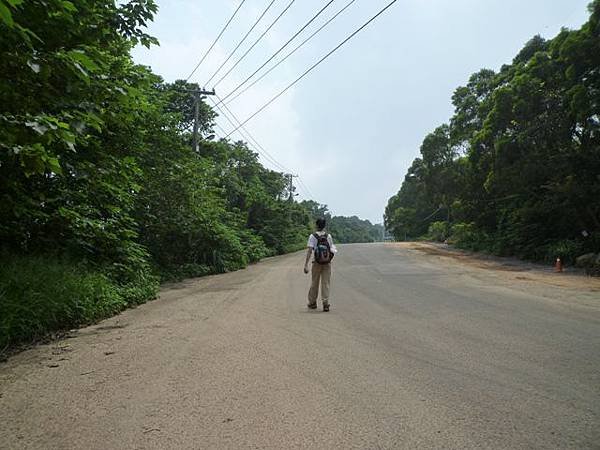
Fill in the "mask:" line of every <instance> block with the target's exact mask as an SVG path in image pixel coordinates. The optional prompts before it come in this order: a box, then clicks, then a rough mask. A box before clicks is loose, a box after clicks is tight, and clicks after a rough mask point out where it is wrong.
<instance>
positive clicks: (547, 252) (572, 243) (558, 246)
mask: <svg viewBox="0 0 600 450" xmlns="http://www.w3.org/2000/svg"><path fill="white" fill-rule="evenodd" d="M583 253H585V248H584V245H583V242H582V241H580V240H575V239H564V240H561V241H556V242H551V243H549V244H547V245H544V246H542V247H540V248H539V250H538V252H537V254H536V255H534V259H536V260H540V261H544V262H546V263H553V262H554V261H556V258H560V259H561V261H562V262H563V263H565V264H575V259H576V258H577V257H578V256H580V255H582V254H583Z"/></svg>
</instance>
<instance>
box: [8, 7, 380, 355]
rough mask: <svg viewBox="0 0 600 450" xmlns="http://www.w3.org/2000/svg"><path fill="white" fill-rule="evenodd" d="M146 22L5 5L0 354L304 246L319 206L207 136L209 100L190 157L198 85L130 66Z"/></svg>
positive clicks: (92, 10)
mask: <svg viewBox="0 0 600 450" xmlns="http://www.w3.org/2000/svg"><path fill="white" fill-rule="evenodd" d="M156 13H157V8H156V5H155V4H154V2H153V1H152V0H132V1H129V2H115V1H114V0H99V1H98V0H94V1H92V0H77V1H74V0H73V1H66V0H43V1H42V0H30V1H27V2H24V1H23V0H0V200H1V201H0V258H1V260H2V264H1V265H0V353H2V352H3V350H5V349H7V348H9V347H11V346H14V345H16V344H18V343H22V342H29V341H32V340H34V339H38V338H41V337H43V336H45V335H47V334H48V333H49V332H54V331H58V330H62V329H67V328H70V327H74V326H77V325H80V324H85V323H91V322H94V321H96V320H98V319H101V318H104V317H107V316H109V315H111V314H115V313H117V312H119V311H121V310H122V309H124V308H126V307H129V306H132V305H137V304H140V303H143V302H145V301H147V300H149V299H152V298H154V297H155V296H156V294H157V292H158V287H159V284H160V282H161V281H165V280H172V279H180V278H183V277H194V276H201V275H206V274H211V273H217V272H227V271H232V270H237V269H240V268H243V267H245V266H246V265H247V264H249V263H252V262H255V261H258V260H260V259H261V258H263V257H266V256H270V255H276V254H282V253H286V252H291V251H295V250H298V249H300V248H303V247H304V246H305V245H306V237H307V235H308V233H310V231H311V230H312V223H311V218H312V217H313V212H314V211H313V210H312V209H311V207H310V206H309V205H307V204H301V203H298V202H295V201H290V200H289V199H290V192H289V191H288V189H289V188H288V184H287V181H286V177H285V174H282V173H279V172H274V171H272V170H269V169H267V168H265V167H263V166H262V165H261V164H260V162H259V160H258V155H257V154H255V153H254V152H253V151H251V150H250V149H249V148H248V146H247V145H246V144H245V143H244V142H232V141H229V140H219V141H215V140H214V139H212V138H211V137H210V136H211V135H212V134H213V133H212V127H213V124H214V119H215V117H216V113H215V112H214V111H213V110H212V109H211V108H210V107H208V106H207V105H206V104H204V103H202V104H201V111H200V122H201V123H200V132H201V134H202V136H203V137H204V139H202V140H201V142H200V145H199V149H198V151H197V152H196V151H194V150H192V146H191V133H190V129H191V127H192V123H193V100H192V98H191V96H190V95H189V93H188V92H185V90H186V89H187V90H189V89H196V88H197V87H198V86H197V85H195V84H187V83H185V82H183V81H178V82H175V83H172V84H170V83H166V82H164V80H162V79H161V78H160V77H159V76H157V75H155V74H153V73H152V72H151V71H150V70H149V69H148V68H147V67H142V66H138V65H135V64H134V63H133V61H132V58H131V56H130V50H131V49H132V48H133V47H134V46H135V45H140V44H141V45H145V46H150V45H153V44H156V43H157V42H156V40H155V39H154V38H153V37H151V36H149V35H147V34H146V33H145V31H144V27H145V25H146V24H147V23H148V22H149V21H151V20H152V18H153V16H154V15H155V14H156ZM292 194H293V193H292ZM312 203H314V202H312ZM314 204H316V203H314ZM354 222H356V220H355V219H354V218H352V219H351V220H350V223H351V224H354ZM345 226H346V225H345V224H343V223H342V224H341V225H340V226H339V230H340V233H342V231H343V230H345ZM349 226H350V225H349ZM349 234H351V233H349ZM371 237H372V236H371V235H369V234H364V233H363V234H357V235H352V237H350V238H348V239H350V240H357V239H358V240H361V239H369V240H370V239H371Z"/></svg>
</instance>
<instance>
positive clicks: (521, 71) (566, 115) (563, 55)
mask: <svg viewBox="0 0 600 450" xmlns="http://www.w3.org/2000/svg"><path fill="white" fill-rule="evenodd" d="M589 10H590V13H591V17H590V18H589V21H588V22H587V23H586V24H584V25H583V26H582V27H581V29H579V30H567V29H563V30H562V31H561V32H560V33H559V34H558V35H557V36H556V37H555V38H554V39H551V40H544V39H543V38H541V37H540V36H535V37H534V38H533V39H531V40H530V41H529V42H528V43H527V44H526V45H525V46H524V48H523V49H522V50H521V51H520V52H519V54H518V55H517V56H516V57H515V58H514V60H513V61H512V63H511V64H507V65H504V66H502V68H501V69H500V71H499V72H497V73H496V72H494V71H492V70H487V69H484V70H481V71H479V72H477V73H475V74H473V75H472V76H471V78H470V79H469V82H468V83H467V85H466V86H461V87H459V88H458V89H456V91H455V93H454V96H453V97H452V103H453V105H454V107H455V112H454V115H453V116H452V118H451V119H450V122H449V123H448V124H444V125H441V126H440V127H438V128H436V129H435V130H434V131H433V132H432V133H431V134H429V135H428V136H427V137H426V138H425V139H424V141H423V144H422V145H421V152H420V153H421V155H420V157H418V158H416V159H415V160H414V161H413V163H412V166H411V167H410V168H409V169H408V173H407V174H406V176H405V178H404V182H403V183H402V187H401V188H400V191H399V192H398V193H397V194H396V195H394V196H393V197H392V198H390V199H389V202H388V205H387V207H386V211H385V226H386V228H387V229H388V230H389V231H391V232H392V233H393V235H394V236H395V238H396V239H398V240H403V239H405V238H407V237H408V238H412V239H414V238H418V237H421V236H428V237H430V238H435V239H439V240H445V239H449V240H451V241H453V242H455V243H457V244H458V245H460V246H463V247H466V248H471V249H476V250H485V251H490V252H494V253H497V254H502V255H518V256H520V257H524V258H530V259H535V260H546V261H549V260H552V259H554V258H556V257H563V258H564V259H566V260H567V262H572V261H573V259H574V258H575V257H576V256H577V255H580V254H583V253H586V252H600V1H599V0H596V1H594V2H593V3H592V4H591V5H590V6H589Z"/></svg>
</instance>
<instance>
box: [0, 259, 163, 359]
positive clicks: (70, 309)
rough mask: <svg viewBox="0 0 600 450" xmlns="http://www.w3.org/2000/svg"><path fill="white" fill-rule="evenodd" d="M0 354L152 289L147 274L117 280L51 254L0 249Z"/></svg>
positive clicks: (113, 310)
mask: <svg viewBox="0 0 600 450" xmlns="http://www.w3.org/2000/svg"><path fill="white" fill-rule="evenodd" d="M2 260H3V261H2V265H1V266H0V355H1V354H2V353H3V352H6V351H7V350H8V349H9V348H11V347H14V346H17V345H19V344H24V343H31V342H35V341H36V340H39V339H41V338H43V337H45V336H47V335H48V334H50V333H55V332H58V331H61V330H67V329H70V328H74V327H77V326H81V325H85V324H90V323H93V322H96V321H98V320H101V319H104V318H106V317H110V316H112V315H114V314H117V313H118V312H120V311H122V310H123V309H125V308H126V307H128V306H131V305H133V304H137V303H142V302H143V301H145V300H148V299H150V298H153V297H154V296H155V295H156V291H157V287H158V286H157V283H156V281H155V279H153V278H152V277H145V276H140V277H139V278H138V279H137V280H135V281H131V282H129V283H128V284H125V285H123V284H118V283H116V282H114V281H113V280H111V279H110V278H109V277H108V276H106V275H105V274H104V273H102V272H100V271H98V270H92V269H89V268H86V267H84V266H82V265H81V264H77V263H73V262H70V261H64V260H57V259H53V258H51V257H37V256H12V255H8V256H7V255H3V257H2Z"/></svg>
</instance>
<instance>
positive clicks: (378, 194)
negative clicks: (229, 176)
mask: <svg viewBox="0 0 600 450" xmlns="http://www.w3.org/2000/svg"><path fill="white" fill-rule="evenodd" d="M240 1H241V0H235V1H233V0H221V1H215V0H157V3H158V5H159V8H160V9H159V13H158V15H157V17H156V18H155V21H154V23H153V24H152V25H151V26H150V33H151V34H152V35H154V36H155V37H157V38H158V39H159V41H160V47H152V48H151V49H150V50H146V49H144V48H137V49H135V51H134V58H135V60H136V61H137V62H138V63H141V64H145V65H149V66H151V67H152V69H153V70H154V72H156V73H158V74H160V75H162V76H163V77H164V78H165V80H166V81H174V80H176V79H181V78H183V79H185V78H187V76H188V75H189V74H190V72H191V71H192V69H193V68H194V66H196V64H197V63H198V61H199V60H200V58H201V56H202V55H203V54H204V53H205V51H206V50H207V48H208V47H209V46H210V44H211V43H212V41H213V40H214V38H215V37H216V36H217V34H218V33H219V31H220V30H221V28H222V27H223V25H224V24H225V22H227V20H228V19H229V17H230V16H231V14H232V13H233V11H234V10H235V8H236V7H237V6H238V5H239V4H240ZM270 1H271V0H246V2H245V4H244V5H243V6H242V8H241V9H240V11H239V13H238V15H237V16H236V18H235V19H234V21H233V22H232V23H231V25H230V27H229V28H228V29H227V31H226V32H225V33H224V34H223V36H222V38H221V40H220V41H219V43H218V44H217V45H216V46H215V48H214V49H213V51H212V52H211V53H210V55H209V57H208V58H207V59H206V60H205V62H204V63H203V64H202V66H201V67H200V69H199V70H198V71H197V72H196V73H195V74H194V76H193V77H192V78H191V80H190V81H194V82H198V83H199V84H200V85H203V84H204V83H205V82H206V81H207V80H208V78H210V76H211V75H212V74H213V72H214V71H215V70H216V68H217V67H218V66H219V65H220V64H221V63H222V62H223V61H224V59H225V58H226V57H227V55H229V52H230V51H231V50H233V48H234V47H235V45H236V44H237V42H238V41H239V40H240V39H241V38H242V36H243V35H244V34H245V33H246V32H247V31H248V30H249V29H250V26H251V25H252V24H253V23H254V21H255V20H256V18H257V17H258V16H259V14H260V13H261V12H262V11H263V10H264V8H265V7H266V6H267V4H269V3H270ZM348 1H349V0H335V1H334V2H333V3H332V4H331V5H330V6H329V7H328V8H327V9H326V10H325V11H324V12H323V14H322V15H321V16H319V18H318V19H317V20H316V21H315V22H314V23H313V24H312V26H310V27H309V28H307V30H305V32H304V33H303V34H302V35H301V36H300V37H299V38H298V39H297V41H294V42H293V43H292V44H290V46H289V47H288V48H286V50H284V52H283V53H282V55H285V54H286V53H287V50H288V49H290V50H291V49H293V48H294V47H295V45H294V44H295V43H296V42H298V43H299V42H301V40H303V38H304V37H306V36H308V35H309V34H310V33H311V32H312V31H313V30H315V29H316V28H318V27H319V26H320V25H321V24H322V23H324V22H325V21H326V20H327V19H328V18H329V17H331V16H332V15H333V14H334V13H335V12H337V11H338V10H339V9H340V8H342V7H343V6H344V5H345V4H346V3H348ZM288 3H289V0H276V1H275V2H274V4H273V6H272V7H271V9H270V10H269V12H268V13H267V15H266V16H265V17H264V19H263V20H262V21H261V22H260V23H259V25H258V26H257V27H256V29H255V30H254V31H253V33H252V34H251V35H250V37H249V38H248V40H247V41H246V42H245V43H244V44H243V45H242V47H241V48H240V50H238V52H237V53H236V54H235V55H234V56H233V57H232V59H231V60H230V61H229V63H228V64H227V66H225V69H224V70H222V71H221V73H222V74H224V73H225V71H226V70H227V68H228V67H230V65H231V64H233V63H234V62H235V61H237V59H238V58H239V56H241V55H242V54H243V52H244V51H245V49H247V48H248V47H249V46H250V45H251V43H252V42H254V41H255V39H256V38H258V36H259V35H260V34H261V33H262V31H264V30H265V29H266V27H267V26H268V25H269V24H270V23H271V22H272V20H273V19H274V18H275V17H276V16H277V15H278V14H279V13H280V12H281V11H282V10H283V9H284V8H285V6H286V5H287V4H288ZM326 3H327V1H325V0H296V1H295V2H294V4H293V5H292V6H291V8H290V9H289V10H288V12H287V13H286V14H285V15H284V16H283V18H282V19H281V20H280V21H279V22H278V23H277V24H276V25H275V27H273V29H272V30H271V31H270V32H269V33H268V34H267V35H266V37H265V39H264V40H263V41H261V43H260V44H258V45H257V46H256V47H255V48H254V49H253V50H252V52H251V53H249V55H248V56H247V57H246V58H245V59H244V60H243V61H242V62H241V63H240V64H239V65H238V66H237V67H236V68H235V69H234V70H233V71H232V72H231V74H230V75H229V76H228V77H227V78H225V79H224V80H223V82H222V83H221V84H219V85H217V87H216V91H217V93H218V94H219V95H220V96H221V97H224V96H225V95H227V94H228V93H229V92H230V91H231V90H232V89H233V88H234V87H235V86H236V85H237V84H238V83H239V82H241V81H242V80H244V79H245V78H246V77H247V76H248V75H250V74H251V73H252V72H254V70H255V69H257V68H258V67H259V66H260V65H261V64H262V63H263V62H264V61H266V60H267V58H269V57H270V56H271V55H272V54H273V53H274V52H275V51H276V50H277V49H278V48H279V47H280V46H281V45H282V44H283V43H284V42H286V41H287V40H288V39H289V38H290V37H291V36H292V35H293V34H294V33H295V32H296V31H297V30H298V29H300V28H301V27H302V25H304V24H305V23H306V22H307V21H308V20H309V19H310V18H311V17H312V16H313V15H314V14H315V13H316V12H317V11H318V10H319V9H320V8H321V7H322V6H323V5H325V4H326ZM387 3H388V0H355V2H354V3H353V4H352V5H351V6H350V7H349V8H348V9H347V10H346V11H345V12H344V13H342V15H340V16H339V17H338V18H337V19H336V20H335V21H333V22H332V23H331V24H330V25H329V26H328V27H326V28H325V29H324V30H323V31H322V32H321V33H319V34H318V35H317V36H316V37H315V38H314V39H313V40H311V41H310V42H309V43H308V44H306V45H305V46H304V47H302V49H300V50H299V51H298V52H297V53H295V54H294V55H293V56H292V57H291V58H289V59H288V60H287V61H285V62H284V63H283V64H281V65H280V66H279V67H278V68H277V69H275V70H274V71H273V72H272V73H271V74H270V75H268V76H267V77H266V78H264V79H263V80H262V81H261V82H259V83H258V84H256V85H255V86H254V87H253V88H252V89H251V90H248V91H247V92H246V93H245V94H243V95H242V96H240V97H239V98H238V99H237V100H235V101H234V102H233V103H231V104H230V105H229V107H230V108H231V109H232V111H233V112H234V113H235V114H236V116H237V117H238V118H239V119H241V120H244V119H246V118H247V117H249V116H250V115H251V114H252V113H254V112H255V111H256V110H258V109H259V108H260V107H261V106H262V105H263V104H264V103H266V102H267V101H268V100H269V99H270V98H271V97H273V96H274V95H275V94H277V93H278V92H279V91H280V90H281V89H283V88H284V87H285V86H287V85H288V84H289V83H290V82H291V81H293V80H294V79H295V78H296V77H297V76H299V75H300V74H301V73H302V72H304V70H306V69H307V68H308V67H310V65H312V63H314V62H316V61H317V60H318V59H319V58H320V57H321V56H323V55H325V54H326V53H327V52H329V50H331V49H332V48H333V47H335V46H336V45H337V44H338V43H339V42H341V41H342V40H343V39H344V38H345V37H346V36H347V35H349V34H350V33H351V32H352V31H354V30H355V29H356V28H358V27H359V26H360V25H362V24H363V23H364V22H365V21H366V20H368V19H369V18H370V17H371V16H373V15H374V14H375V13H376V12H377V11H379V10H380V9H381V8H382V7H383V6H384V5H386V4H387ZM587 4H588V0H526V1H525V0H398V1H397V2H396V3H395V4H394V5H393V6H392V7H391V8H390V9H388V11H387V12H386V13H384V15H382V16H380V17H379V18H378V19H377V20H376V21H374V22H372V23H371V25H370V26H369V27H368V28H366V29H364V30H363V31H362V32H361V33H359V34H358V35H357V36H356V37H355V38H354V39H352V40H351V41H349V42H348V43H347V44H346V45H345V46H343V47H342V48H341V49H340V50H338V51H337V52H336V53H335V54H333V55H332V56H331V57H330V58H329V59H328V60H326V61H325V62H324V63H323V64H321V65H320V66H319V67H317V68H316V69H315V70H314V71H312V72H311V73H310V74H309V75H308V76H307V77H306V78H304V79H303V80H301V81H300V82H299V83H298V84H296V86H295V87H294V88H292V89H290V90H289V91H287V92H286V93H285V94H284V95H283V96H281V97H280V98H279V99H278V100H276V101H275V102H274V103H273V104H272V105H270V106H269V107H268V108H266V109H265V110H264V111H263V112H262V113H261V114H259V115H257V116H256V117H255V118H254V119H252V120H251V121H250V122H248V124H247V128H248V130H249V131H250V132H251V133H252V134H253V136H254V137H255V138H256V139H257V140H258V142H259V143H260V144H262V146H263V147H264V148H265V149H266V150H267V151H268V152H269V153H270V154H271V155H273V156H274V157H275V159H276V160H277V161H279V163H281V164H282V165H284V166H285V167H287V168H289V169H290V170H291V171H293V172H294V173H297V174H299V175H300V177H301V179H302V180H303V181H304V182H305V184H306V185H307V186H308V189H310V192H311V194H312V195H309V194H308V192H306V191H305V190H303V189H302V188H301V187H299V193H300V194H301V197H300V198H313V199H314V200H316V201H318V202H320V203H324V204H327V205H328V206H329V209H330V210H331V211H332V212H333V213H334V214H336V215H347V216H349V215H358V216H359V217H361V218H366V219H369V220H371V221H372V222H375V223H378V222H381V221H382V215H383V212H384V208H385V205H386V203H387V200H388V198H389V197H390V196H392V195H393V194H395V193H396V192H397V191H398V189H399V187H400V185H401V184H402V180H403V178H404V175H405V173H406V170H407V168H408V167H409V166H410V164H411V162H412V160H413V159H414V158H415V157H417V156H418V154H419V146H420V144H421V142H422V140H423V138H424V137H425V135H426V134H427V133H429V132H430V131H432V130H433V129H434V128H435V127H437V126H438V125H441V124H442V123H444V122H447V121H448V120H449V118H450V117H451V115H452V105H451V102H450V99H451V96H452V93H453V91H454V89H455V88H456V87H458V86H460V85H464V84H465V83H466V82H467V80H468V78H469V76H470V75H471V74H472V73H473V72H475V71H478V70H479V69H481V68H484V67H485V68H490V69H494V70H497V69H499V68H500V66H501V65H502V64H504V63H509V62H510V61H511V60H512V58H513V57H514V56H515V55H516V54H517V52H518V51H519V50H520V49H521V48H522V46H523V44H524V43H525V42H526V41H528V40H529V39H530V38H531V37H532V36H533V35H535V34H541V35H542V36H543V37H545V38H551V37H553V36H555V35H556V34H557V33H558V32H559V31H560V28H561V27H563V26H566V27H568V28H578V27H579V26H581V24H583V23H584V22H585V21H586V20H587V18H588V12H587V8H586V6H587ZM274 61H276V60H274ZM267 67H269V66H267ZM218 78H219V77H216V78H215V80H216V79H218ZM206 87H207V88H212V87H213V86H212V84H209V85H207V86H206ZM218 123H219V124H220V125H221V126H222V127H223V128H224V129H225V130H227V132H229V131H231V130H232V128H233V127H232V126H231V125H230V124H229V123H228V122H227V121H226V120H225V119H224V118H223V117H220V118H219V119H218ZM221 134H222V133H221V132H219V131H217V135H221ZM233 136H235V137H236V140H237V139H238V138H239V136H237V135H232V137H233ZM263 163H264V164H265V165H266V166H267V167H271V168H272V166H271V165H270V164H269V163H268V162H266V161H264V160H263ZM313 196H314V197H313Z"/></svg>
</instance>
